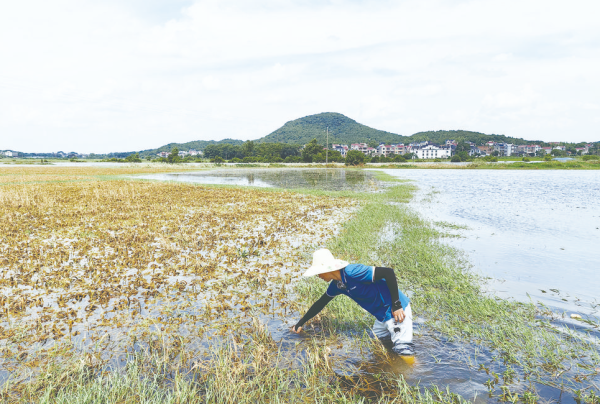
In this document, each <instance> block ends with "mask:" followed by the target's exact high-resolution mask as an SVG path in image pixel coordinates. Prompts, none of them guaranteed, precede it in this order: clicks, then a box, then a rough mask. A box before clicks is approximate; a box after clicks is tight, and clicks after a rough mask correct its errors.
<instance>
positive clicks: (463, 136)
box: [408, 130, 543, 145]
mask: <svg viewBox="0 0 600 404" xmlns="http://www.w3.org/2000/svg"><path fill="white" fill-rule="evenodd" d="M408 139H409V140H408V143H412V142H424V141H426V140H429V141H430V142H433V143H444V142H445V141H446V140H448V139H451V140H456V141H458V142H460V141H465V142H474V143H476V144H478V145H481V144H484V143H486V142H489V141H494V142H498V143H512V144H529V143H538V144H539V143H543V142H542V141H541V140H523V139H521V138H514V137H510V136H504V135H486V134H485V133H481V132H471V131H468V130H437V131H427V132H418V133H415V134H413V135H411V136H408Z"/></svg>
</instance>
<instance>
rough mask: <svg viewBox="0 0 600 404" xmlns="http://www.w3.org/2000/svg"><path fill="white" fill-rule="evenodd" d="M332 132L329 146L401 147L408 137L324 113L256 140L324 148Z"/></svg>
mask: <svg viewBox="0 0 600 404" xmlns="http://www.w3.org/2000/svg"><path fill="white" fill-rule="evenodd" d="M327 128H329V144H331V143H343V144H348V145H349V144H351V143H363V142H364V143H369V142H378V143H379V142H384V143H402V142H405V141H406V139H407V137H405V136H400V135H396V134H394V133H390V132H385V131H383V130H378V129H373V128H370V127H368V126H365V125H362V124H360V123H358V122H356V121H355V120H353V119H350V118H348V117H347V116H344V115H342V114H338V113H335V112H323V113H321V114H316V115H309V116H305V117H304V118H299V119H295V120H293V121H289V122H287V123H286V124H285V125H283V126H282V127H281V128H279V129H277V130H276V131H275V132H273V133H270V134H268V135H267V136H265V137H263V138H260V139H258V140H256V141H257V142H264V143H295V144H306V143H308V142H310V141H311V140H312V139H315V138H316V139H317V141H318V142H319V143H321V144H323V145H324V144H325V141H326V130H327Z"/></svg>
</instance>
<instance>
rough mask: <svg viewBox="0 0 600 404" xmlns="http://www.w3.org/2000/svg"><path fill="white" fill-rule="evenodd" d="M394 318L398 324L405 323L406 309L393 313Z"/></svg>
mask: <svg viewBox="0 0 600 404" xmlns="http://www.w3.org/2000/svg"><path fill="white" fill-rule="evenodd" d="M392 316H394V320H396V321H397V322H399V323H401V322H403V321H404V317H405V316H404V309H398V310H396V311H395V312H393V313H392Z"/></svg>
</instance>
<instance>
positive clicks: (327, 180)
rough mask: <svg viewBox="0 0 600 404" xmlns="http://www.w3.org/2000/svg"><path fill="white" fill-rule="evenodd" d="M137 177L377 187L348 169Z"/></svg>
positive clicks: (372, 180)
mask: <svg viewBox="0 0 600 404" xmlns="http://www.w3.org/2000/svg"><path fill="white" fill-rule="evenodd" d="M135 178H143V179H153V180H162V181H181V182H190V183H199V184H213V185H214V184H222V185H238V186H239V185H241V186H254V187H277V188H285V189H299V188H317V189H324V190H330V191H344V190H355V191H372V190H376V189H377V188H378V182H377V181H376V180H375V178H374V176H373V174H371V173H370V172H365V171H362V170H345V169H339V168H334V169H322V168H321V169H310V168H309V169H274V168H271V169H224V170H210V171H201V172H189V173H169V174H147V175H141V176H136V177H135Z"/></svg>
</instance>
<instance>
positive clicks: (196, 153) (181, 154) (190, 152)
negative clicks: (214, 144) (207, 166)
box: [157, 149, 203, 158]
mask: <svg viewBox="0 0 600 404" xmlns="http://www.w3.org/2000/svg"><path fill="white" fill-rule="evenodd" d="M169 154H171V152H166V151H163V152H160V153H158V154H157V156H158V157H164V158H167V157H169ZM202 154H203V153H202V152H201V151H198V150H194V149H190V150H188V151H183V150H182V151H180V152H179V157H181V158H185V157H187V156H202Z"/></svg>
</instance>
